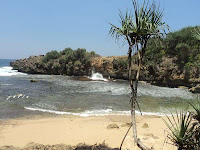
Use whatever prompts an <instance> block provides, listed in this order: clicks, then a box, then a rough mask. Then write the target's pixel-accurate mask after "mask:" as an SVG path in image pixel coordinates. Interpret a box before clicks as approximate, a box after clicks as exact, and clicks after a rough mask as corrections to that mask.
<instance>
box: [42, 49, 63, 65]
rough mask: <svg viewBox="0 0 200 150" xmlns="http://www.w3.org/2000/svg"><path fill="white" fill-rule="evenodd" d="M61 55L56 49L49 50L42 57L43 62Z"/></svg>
mask: <svg viewBox="0 0 200 150" xmlns="http://www.w3.org/2000/svg"><path fill="white" fill-rule="evenodd" d="M60 56H61V55H60V53H58V52H57V51H56V50H53V51H51V52H48V53H47V54H46V55H45V56H44V58H43V62H45V63H46V62H48V61H49V60H51V59H57V58H59V57H60Z"/></svg>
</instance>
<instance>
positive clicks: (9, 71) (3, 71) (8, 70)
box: [0, 66, 27, 76]
mask: <svg viewBox="0 0 200 150" xmlns="http://www.w3.org/2000/svg"><path fill="white" fill-rule="evenodd" d="M17 75H27V74H26V73H21V72H18V70H13V67H10V66H4V67H0V76H17Z"/></svg>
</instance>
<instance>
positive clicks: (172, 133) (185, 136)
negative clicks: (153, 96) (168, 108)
mask: <svg viewBox="0 0 200 150" xmlns="http://www.w3.org/2000/svg"><path fill="white" fill-rule="evenodd" d="M190 105H191V106H192V108H193V109H194V111H193V112H189V111H188V112H180V113H179V114H178V113H177V114H176V117H175V115H173V114H172V117H171V119H170V118H169V117H168V116H167V119H168V122H167V121H165V123H166V125H167V127H168V129H169V131H168V135H167V139H169V140H170V141H171V142H172V144H173V145H175V146H176V147H177V149H178V150H199V149H200V103H199V102H198V104H194V103H190Z"/></svg>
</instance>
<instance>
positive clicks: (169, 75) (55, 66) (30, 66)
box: [10, 55, 200, 93]
mask: <svg viewBox="0 0 200 150" xmlns="http://www.w3.org/2000/svg"><path fill="white" fill-rule="evenodd" d="M43 58H44V56H43V55H40V56H31V57H29V58H25V59H20V60H16V61H13V62H11V63H10V65H11V66H12V67H13V69H17V70H19V71H21V72H26V73H30V74H55V75H76V76H84V75H87V76H88V75H90V74H91V70H92V69H93V68H94V69H95V71H96V72H100V73H102V74H103V76H105V77H109V76H110V77H111V78H115V79H128V76H127V56H111V57H92V58H90V61H89V62H87V64H86V65H84V66H83V65H80V64H78V63H73V64H72V65H71V66H70V67H69V65H70V64H69V63H68V64H62V63H61V62H60V61H59V59H53V60H51V61H49V62H46V63H44V62H43V61H42V60H43ZM136 67H137V66H133V68H132V69H133V70H135V69H136ZM134 73H136V72H134ZM199 74H200V72H199V70H198V69H197V68H190V69H189V71H188V70H179V67H178V66H177V64H176V58H166V57H164V58H162V61H161V63H159V64H156V65H153V66H152V65H145V67H143V68H142V71H141V75H140V80H142V81H147V82H149V83H151V84H154V85H159V86H168V87H181V86H186V87H188V88H189V89H190V90H191V91H192V92H197V93H200V76H199Z"/></svg>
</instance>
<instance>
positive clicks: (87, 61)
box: [41, 48, 99, 75]
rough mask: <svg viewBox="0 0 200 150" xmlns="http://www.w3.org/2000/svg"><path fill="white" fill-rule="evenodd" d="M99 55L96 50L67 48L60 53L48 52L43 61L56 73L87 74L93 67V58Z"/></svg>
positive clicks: (48, 68) (46, 66)
mask: <svg viewBox="0 0 200 150" xmlns="http://www.w3.org/2000/svg"><path fill="white" fill-rule="evenodd" d="M97 56H99V55H98V54H96V53H95V52H94V51H92V52H87V51H86V49H83V48H78V49H77V50H72V49H71V48H65V49H64V50H63V51H61V52H60V53H59V52H57V51H51V52H48V53H47V54H46V55H45V56H44V58H43V61H42V62H41V63H44V66H45V68H47V70H52V71H53V72H54V74H57V73H60V74H67V75H85V74H86V72H88V70H89V69H90V67H91V58H92V57H97ZM54 64H56V66H55V65H54Z"/></svg>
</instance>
